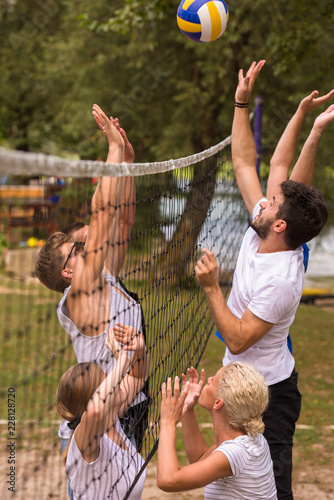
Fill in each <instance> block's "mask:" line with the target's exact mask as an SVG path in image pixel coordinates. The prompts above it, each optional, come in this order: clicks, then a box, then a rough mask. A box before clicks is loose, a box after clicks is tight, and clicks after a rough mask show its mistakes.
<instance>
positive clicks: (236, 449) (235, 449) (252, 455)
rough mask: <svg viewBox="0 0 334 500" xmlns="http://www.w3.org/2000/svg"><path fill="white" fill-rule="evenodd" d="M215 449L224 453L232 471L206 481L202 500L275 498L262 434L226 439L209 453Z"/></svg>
mask: <svg viewBox="0 0 334 500" xmlns="http://www.w3.org/2000/svg"><path fill="white" fill-rule="evenodd" d="M217 452H220V453H223V454H224V455H225V456H226V458H227V459H228V461H229V463H230V466H231V469H232V474H233V475H232V476H228V477H223V478H221V479H218V480H217V481H214V482H213V483H211V484H208V485H207V486H206V487H205V490H204V500H217V499H218V498H219V500H231V499H233V500H241V499H242V500H277V492H276V485H275V478H274V471H273V462H272V460H271V457H270V451H269V446H268V443H267V441H266V439H265V438H264V437H263V436H262V434H257V436H255V437H251V436H247V435H245V436H238V437H237V438H235V439H233V440H230V441H225V442H224V443H222V444H221V445H220V446H218V448H217V449H216V450H214V451H213V452H212V453H217Z"/></svg>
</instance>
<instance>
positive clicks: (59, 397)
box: [56, 362, 106, 461]
mask: <svg viewBox="0 0 334 500" xmlns="http://www.w3.org/2000/svg"><path fill="white" fill-rule="evenodd" d="M105 377H106V375H105V373H104V371H103V370H102V368H101V366H100V365H98V364H97V363H88V362H87V363H78V364H77V365H74V366H71V368H69V369H68V370H67V371H66V372H65V373H64V374H63V375H62V377H61V379H60V381H59V384H58V387H57V393H56V408H57V412H58V414H59V415H60V417H61V418H63V419H65V420H67V421H68V422H69V423H70V424H71V423H72V424H73V423H77V424H78V423H79V421H80V419H81V416H82V414H83V413H84V412H85V410H86V408H87V405H88V402H89V400H90V398H91V397H92V395H93V394H94V392H95V391H96V389H97V388H98V387H99V386H100V385H101V383H102V382H103V380H104V379H105ZM68 448H69V443H68V446H67V448H66V450H65V452H64V455H63V459H64V461H66V457H67V452H68Z"/></svg>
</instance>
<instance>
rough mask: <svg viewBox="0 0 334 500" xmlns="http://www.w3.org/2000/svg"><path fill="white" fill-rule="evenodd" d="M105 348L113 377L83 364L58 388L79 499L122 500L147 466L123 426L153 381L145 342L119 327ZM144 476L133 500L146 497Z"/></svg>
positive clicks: (73, 484)
mask: <svg viewBox="0 0 334 500" xmlns="http://www.w3.org/2000/svg"><path fill="white" fill-rule="evenodd" d="M120 343H122V344H124V347H123V348H122V347H121V345H120ZM106 346H107V347H108V349H109V350H110V351H111V353H112V355H113V356H114V357H115V359H116V363H115V365H114V367H113V369H112V371H111V372H110V373H109V375H107V376H106V375H105V373H104V372H103V370H102V368H101V367H100V366H99V365H98V364H97V363H90V362H89V363H79V364H77V365H74V366H72V367H71V368H69V369H68V370H67V371H66V372H65V373H64V375H63V376H62V377H61V379H60V382H59V385H58V389H57V396H56V404H57V411H58V413H59V415H60V416H61V417H62V418H64V419H66V420H68V421H69V424H68V426H69V427H70V429H71V430H72V431H73V432H72V436H71V439H70V441H69V443H68V445H67V448H66V450H65V452H64V454H63V459H64V462H65V464H66V472H67V474H68V476H69V478H70V480H71V488H72V490H73V493H74V500H76V499H79V498H80V499H82V500H96V499H99V500H103V499H111V498H112V499H118V498H119V499H123V498H124V496H125V495H126V493H127V491H128V490H129V488H130V486H131V485H132V483H133V481H134V479H135V477H136V475H137V473H138V472H139V471H140V469H141V468H142V466H143V463H144V462H143V459H142V457H141V456H140V455H139V453H138V452H137V450H136V448H135V447H134V446H133V444H132V443H131V442H130V441H129V439H128V438H127V437H126V435H125V434H124V432H123V430H122V428H121V425H120V422H119V417H121V416H122V415H124V414H125V413H126V411H127V409H128V408H129V406H130V405H131V403H132V402H133V400H134V399H135V398H136V396H137V395H138V393H139V392H140V390H141V389H142V387H143V385H144V383H145V381H146V380H147V377H148V362H147V354H146V346H145V341H144V337H143V335H142V334H141V333H140V332H138V331H137V330H135V329H134V328H133V327H128V326H125V325H120V324H118V325H117V327H114V328H110V329H109V330H108V333H107V338H106ZM126 351H132V353H129V355H128V354H127V353H126ZM131 354H132V357H130V356H131ZM145 476H146V473H144V474H142V475H141V476H140V479H139V481H138V482H137V484H136V485H135V487H134V489H133V491H132V493H131V496H130V498H131V499H133V500H139V499H140V498H141V495H142V491H143V488H144V482H145Z"/></svg>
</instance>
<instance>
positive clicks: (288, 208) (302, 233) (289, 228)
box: [251, 180, 328, 249]
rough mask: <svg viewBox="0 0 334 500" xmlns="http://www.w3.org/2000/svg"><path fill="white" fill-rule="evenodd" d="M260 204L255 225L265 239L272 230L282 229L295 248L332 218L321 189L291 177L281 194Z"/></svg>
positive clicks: (284, 183)
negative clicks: (295, 180)
mask: <svg viewBox="0 0 334 500" xmlns="http://www.w3.org/2000/svg"><path fill="white" fill-rule="evenodd" d="M260 206H261V210H260V213H259V215H258V216H256V217H255V219H254V220H253V221H252V223H251V227H252V228H253V229H254V230H255V231H256V232H257V234H258V235H259V236H260V238H261V239H266V238H267V237H268V235H269V234H270V232H271V231H275V232H282V234H284V241H285V243H286V245H287V246H288V247H289V248H291V249H296V248H297V247H299V246H300V245H302V244H303V243H306V242H308V241H310V240H311V239H312V238H314V237H315V236H317V235H318V234H319V233H320V231H321V230H322V228H323V227H324V225H325V224H326V222H327V218H328V208H327V205H326V202H325V200H324V198H323V196H322V194H321V193H320V191H319V189H317V188H315V187H314V186H311V187H309V186H306V185H305V184H302V183H300V182H294V181H290V180H289V181H284V182H282V184H281V193H279V194H278V195H277V196H274V197H273V199H272V200H271V201H263V202H261V203H260Z"/></svg>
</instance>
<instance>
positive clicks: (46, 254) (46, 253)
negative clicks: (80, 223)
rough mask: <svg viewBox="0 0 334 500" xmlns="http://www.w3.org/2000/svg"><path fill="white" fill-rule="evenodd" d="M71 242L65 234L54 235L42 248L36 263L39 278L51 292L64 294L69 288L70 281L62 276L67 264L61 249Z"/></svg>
mask: <svg viewBox="0 0 334 500" xmlns="http://www.w3.org/2000/svg"><path fill="white" fill-rule="evenodd" d="M69 241H71V239H70V237H69V236H67V235H66V234H64V233H61V232H57V233H54V234H52V235H51V236H50V237H49V238H48V239H47V240H46V242H45V244H44V245H43V247H42V248H41V250H40V252H39V254H38V255H37V259H36V263H35V273H36V276H37V278H38V279H39V280H40V281H41V283H43V285H45V286H46V287H47V288H50V290H55V291H56V292H61V293H62V292H63V291H64V290H65V288H67V287H68V286H69V283H68V281H66V279H65V278H64V277H63V275H62V269H63V265H64V262H65V258H64V255H63V254H62V253H61V247H62V246H63V245H64V243H67V242H69Z"/></svg>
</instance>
